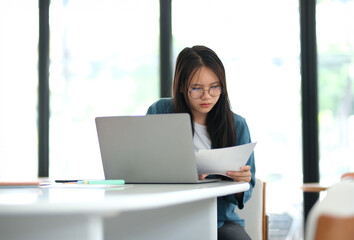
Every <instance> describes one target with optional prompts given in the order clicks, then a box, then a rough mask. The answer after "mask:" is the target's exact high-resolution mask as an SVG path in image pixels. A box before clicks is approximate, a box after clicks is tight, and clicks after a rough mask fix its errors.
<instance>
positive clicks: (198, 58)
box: [173, 46, 236, 148]
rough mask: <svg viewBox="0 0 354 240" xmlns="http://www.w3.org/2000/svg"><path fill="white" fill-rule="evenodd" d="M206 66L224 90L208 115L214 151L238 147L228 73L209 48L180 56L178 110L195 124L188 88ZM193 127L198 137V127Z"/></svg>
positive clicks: (188, 50) (176, 90)
mask: <svg viewBox="0 0 354 240" xmlns="http://www.w3.org/2000/svg"><path fill="white" fill-rule="evenodd" d="M203 66H204V67H207V68H209V69H210V70H212V71H213V72H214V74H215V75H216V76H217V77H218V79H219V81H220V85H221V87H222V93H221V95H220V97H219V100H218V101H217V103H216V104H215V106H214V107H213V108H212V110H211V111H210V112H209V113H208V115H207V119H206V124H207V130H208V133H209V136H210V139H211V144H212V146H213V148H222V147H230V146H234V145H235V143H236V129H235V123H234V115H233V113H232V111H231V107H230V101H229V97H228V94H227V88H226V76H225V69H224V65H223V64H222V62H221V60H220V59H219V57H218V56H217V55H216V53H215V52H214V51H213V50H211V49H210V48H207V47H205V46H194V47H192V48H189V47H187V48H185V49H183V50H182V51H181V52H180V54H179V55H178V57H177V61H176V67H175V75H174V80H173V104H174V110H175V112H177V113H189V114H190V116H191V121H192V122H193V115H192V113H191V110H190V104H189V101H188V88H189V85H190V82H191V80H192V78H193V76H194V74H195V73H196V72H197V71H198V70H199V69H200V68H201V67H203ZM192 127H193V133H194V124H192Z"/></svg>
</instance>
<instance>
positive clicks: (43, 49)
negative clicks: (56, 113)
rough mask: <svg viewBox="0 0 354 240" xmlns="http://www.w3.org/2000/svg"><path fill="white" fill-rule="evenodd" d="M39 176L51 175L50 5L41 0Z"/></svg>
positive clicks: (46, 0) (45, 0)
mask: <svg viewBox="0 0 354 240" xmlns="http://www.w3.org/2000/svg"><path fill="white" fill-rule="evenodd" d="M38 4H39V42H38V176H39V177H48V176H49V5H50V0H39V2H38Z"/></svg>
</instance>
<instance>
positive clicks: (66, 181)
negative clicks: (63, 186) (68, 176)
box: [55, 180, 80, 183]
mask: <svg viewBox="0 0 354 240" xmlns="http://www.w3.org/2000/svg"><path fill="white" fill-rule="evenodd" d="M77 181H80V180H55V182H56V183H72V182H73V183H74V182H77Z"/></svg>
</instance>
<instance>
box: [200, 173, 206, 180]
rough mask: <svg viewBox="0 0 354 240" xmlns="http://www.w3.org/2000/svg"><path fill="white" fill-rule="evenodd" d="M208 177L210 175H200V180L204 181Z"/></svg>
mask: <svg viewBox="0 0 354 240" xmlns="http://www.w3.org/2000/svg"><path fill="white" fill-rule="evenodd" d="M207 176H208V174H200V175H198V179H199V180H204V179H205V178H206V177H207Z"/></svg>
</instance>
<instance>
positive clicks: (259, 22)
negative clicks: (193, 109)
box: [172, 0, 302, 239]
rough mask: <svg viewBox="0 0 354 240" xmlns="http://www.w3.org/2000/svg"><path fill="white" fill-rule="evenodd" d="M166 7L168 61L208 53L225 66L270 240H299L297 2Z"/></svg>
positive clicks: (221, 0) (227, 1)
mask: <svg viewBox="0 0 354 240" xmlns="http://www.w3.org/2000/svg"><path fill="white" fill-rule="evenodd" d="M172 3H173V5H172V10H173V12H172V17H173V22H172V29H173V46H174V51H173V52H174V60H175V59H176V57H177V54H178V53H179V52H180V51H181V50H182V49H183V48H184V47H187V46H188V47H191V46H193V45H206V46H208V47H210V48H211V49H213V50H215V52H216V53H217V54H218V55H219V57H220V58H221V60H222V61H223V63H224V65H225V69H226V78H227V84H228V92H229V97H230V101H231V105H232V108H233V111H234V112H235V113H237V114H239V115H241V116H243V117H245V118H246V120H247V122H248V125H249V128H250V131H251V136H252V140H253V141H256V142H257V146H256V148H255V161H256V169H257V170H256V177H258V178H260V179H262V180H264V181H266V182H267V212H268V213H269V214H270V215H271V220H270V237H271V239H286V238H287V239H300V238H301V237H302V216H301V214H302V192H301V190H300V186H301V184H302V149H301V132H302V131H301V105H300V100H301V96H300V83H301V81H300V80H301V79H300V63H299V56H300V33H299V28H300V25H299V1H297V0H287V1H284V0H269V1H261V0H258V1H257V0H256V1H242V0H236V1H235V0H214V1H211V0H210V1H203V0H199V1H197V0H195V1H188V0H178V1H172ZM280 19H281V20H280Z"/></svg>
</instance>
